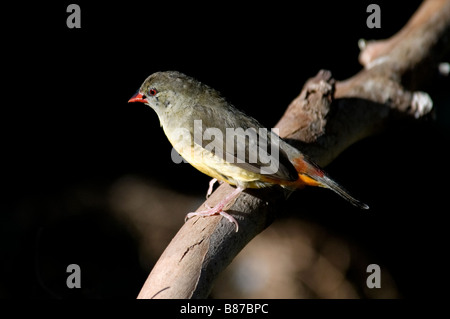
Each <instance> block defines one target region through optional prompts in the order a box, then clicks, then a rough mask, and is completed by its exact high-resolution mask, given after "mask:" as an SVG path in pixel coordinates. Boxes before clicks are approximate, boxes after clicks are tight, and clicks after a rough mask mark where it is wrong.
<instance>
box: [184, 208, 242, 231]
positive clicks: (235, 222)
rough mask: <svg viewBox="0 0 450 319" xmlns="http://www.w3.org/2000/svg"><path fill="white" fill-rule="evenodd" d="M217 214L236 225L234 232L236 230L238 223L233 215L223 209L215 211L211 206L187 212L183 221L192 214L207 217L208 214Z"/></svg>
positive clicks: (192, 215)
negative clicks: (198, 210)
mask: <svg viewBox="0 0 450 319" xmlns="http://www.w3.org/2000/svg"><path fill="white" fill-rule="evenodd" d="M217 214H219V215H221V216H223V217H225V218H226V219H228V221H229V222H231V223H233V224H234V225H235V226H236V232H238V230H239V224H238V222H237V220H236V219H235V218H234V217H233V216H231V215H230V214H228V213H226V212H224V211H223V210H220V211H217V210H216V209H215V207H212V208H209V209H207V210H203V211H200V212H192V213H188V214H187V215H186V217H185V218H184V222H187V221H188V220H189V219H191V218H192V217H194V216H200V217H209V216H214V215H217Z"/></svg>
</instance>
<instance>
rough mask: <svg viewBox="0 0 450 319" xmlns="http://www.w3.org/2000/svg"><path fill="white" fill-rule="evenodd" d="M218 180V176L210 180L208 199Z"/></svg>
mask: <svg viewBox="0 0 450 319" xmlns="http://www.w3.org/2000/svg"><path fill="white" fill-rule="evenodd" d="M216 182H217V178H213V179H212V180H210V181H209V188H208V191H207V192H206V199H208V197H209V196H210V195H211V194H212V192H213V187H214V184H215V183H216Z"/></svg>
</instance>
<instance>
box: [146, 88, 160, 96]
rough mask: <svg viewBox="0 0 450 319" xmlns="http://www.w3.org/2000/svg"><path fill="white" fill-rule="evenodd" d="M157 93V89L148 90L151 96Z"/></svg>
mask: <svg viewBox="0 0 450 319" xmlns="http://www.w3.org/2000/svg"><path fill="white" fill-rule="evenodd" d="M156 93H158V90H156V89H150V90H148V95H150V96H155V95H156Z"/></svg>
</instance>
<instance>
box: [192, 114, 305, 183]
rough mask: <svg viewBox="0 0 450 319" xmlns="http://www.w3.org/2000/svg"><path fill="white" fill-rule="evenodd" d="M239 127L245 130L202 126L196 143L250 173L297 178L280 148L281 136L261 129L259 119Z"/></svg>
mask: <svg viewBox="0 0 450 319" xmlns="http://www.w3.org/2000/svg"><path fill="white" fill-rule="evenodd" d="M239 124H240V125H242V127H236V128H235V127H233V128H231V127H229V128H226V127H225V126H226V125H221V127H220V128H212V127H202V132H201V134H195V135H194V143H196V144H198V145H200V146H201V147H203V148H205V149H207V150H208V151H210V152H212V153H213V154H214V155H216V156H218V157H220V158H222V159H223V160H225V161H226V162H228V163H230V164H232V165H236V166H238V167H240V168H242V169H245V170H248V171H250V172H253V173H257V174H261V175H263V176H267V177H269V178H271V179H277V180H285V181H296V180H297V179H298V173H297V171H296V169H295V167H294V166H293V164H292V163H291V162H290V161H289V158H288V156H287V155H286V153H285V152H284V150H282V149H281V148H280V143H282V141H281V138H280V137H279V136H278V135H276V134H275V133H273V132H272V131H270V130H267V129H265V128H262V127H260V124H259V123H257V122H256V120H255V123H253V121H251V120H250V121H245V122H244V123H242V122H241V123H239ZM230 126H231V125H230ZM198 133H200V132H198Z"/></svg>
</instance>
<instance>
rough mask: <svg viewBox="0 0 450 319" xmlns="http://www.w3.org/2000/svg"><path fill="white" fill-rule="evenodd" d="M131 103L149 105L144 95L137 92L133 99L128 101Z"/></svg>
mask: <svg viewBox="0 0 450 319" xmlns="http://www.w3.org/2000/svg"><path fill="white" fill-rule="evenodd" d="M130 102H141V103H148V101H147V99H146V98H145V97H144V95H142V94H141V93H139V92H137V93H136V94H135V95H133V96H132V97H131V99H130V100H129V101H128V103H130Z"/></svg>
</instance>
